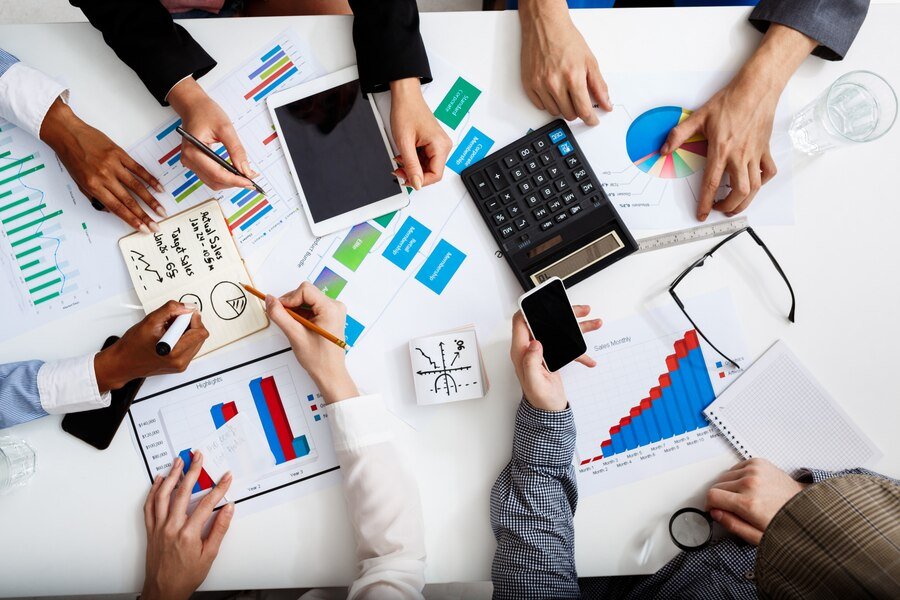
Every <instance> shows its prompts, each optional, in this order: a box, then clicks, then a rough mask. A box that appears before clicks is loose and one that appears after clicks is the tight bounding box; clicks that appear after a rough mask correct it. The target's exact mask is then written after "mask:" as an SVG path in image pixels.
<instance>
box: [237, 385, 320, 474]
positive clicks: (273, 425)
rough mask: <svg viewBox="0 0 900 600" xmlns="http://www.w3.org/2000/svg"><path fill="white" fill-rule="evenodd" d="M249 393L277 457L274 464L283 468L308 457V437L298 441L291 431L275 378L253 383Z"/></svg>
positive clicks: (302, 436) (267, 439)
mask: <svg viewBox="0 0 900 600" xmlns="http://www.w3.org/2000/svg"><path fill="white" fill-rule="evenodd" d="M250 393H251V395H252V396H253V402H254V404H255V405H256V411H257V413H258V414H259V420H260V422H261V423H262V427H263V431H264V432H265V435H266V441H267V442H268V444H269V449H270V450H271V451H272V455H273V456H274V457H275V464H276V465H280V464H282V463H285V462H288V461H291V460H294V459H296V458H301V457H303V456H306V455H307V454H309V452H310V447H309V441H308V440H307V439H306V436H305V435H301V436H299V437H296V438H295V437H294V434H293V432H292V431H291V425H290V423H288V418H287V414H286V413H285V410H284V403H283V402H282V400H281V395H280V393H279V392H278V386H277V385H276V384H275V378H274V377H272V376H268V377H257V378H256V379H253V380H251V381H250Z"/></svg>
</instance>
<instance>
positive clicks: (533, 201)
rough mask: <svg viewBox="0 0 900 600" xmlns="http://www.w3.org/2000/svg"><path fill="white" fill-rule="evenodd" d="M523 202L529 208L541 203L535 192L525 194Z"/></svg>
mask: <svg viewBox="0 0 900 600" xmlns="http://www.w3.org/2000/svg"><path fill="white" fill-rule="evenodd" d="M525 202H526V203H527V204H528V207H529V208H534V207H535V206H537V205H538V204H540V203H541V199H540V198H538V197H537V194H530V195H528V196H525Z"/></svg>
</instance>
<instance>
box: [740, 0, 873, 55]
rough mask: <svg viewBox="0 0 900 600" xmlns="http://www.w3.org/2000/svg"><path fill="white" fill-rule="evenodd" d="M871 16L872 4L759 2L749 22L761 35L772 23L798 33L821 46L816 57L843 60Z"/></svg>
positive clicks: (854, 0)
mask: <svg viewBox="0 0 900 600" xmlns="http://www.w3.org/2000/svg"><path fill="white" fill-rule="evenodd" d="M868 12H869V0H760V2H759V4H758V5H757V6H756V8H755V9H753V12H752V13H751V14H750V22H751V23H753V25H754V27H756V28H757V29H759V30H760V31H762V32H765V31H766V30H767V29H768V28H769V25H770V24H772V23H778V24H780V25H786V26H788V27H790V28H791V29H796V30H797V31H799V32H800V33H802V34H805V35H807V36H809V37H811V38H812V39H814V40H816V41H817V42H819V47H818V48H816V49H815V50H814V51H813V54H815V55H816V56H819V57H821V58H824V59H826V60H841V59H843V58H844V56H846V55H847V51H848V50H849V49H850V46H851V45H852V44H853V40H854V39H856V34H857V33H859V29H860V27H862V24H863V22H864V21H865V20H866V14H867V13H868Z"/></svg>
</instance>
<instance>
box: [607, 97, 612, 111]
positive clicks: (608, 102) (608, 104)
mask: <svg viewBox="0 0 900 600" xmlns="http://www.w3.org/2000/svg"><path fill="white" fill-rule="evenodd" d="M606 105H607V106H608V107H609V110H612V108H613V103H612V100H610V99H609V94H607V95H606Z"/></svg>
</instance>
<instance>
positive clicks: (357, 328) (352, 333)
mask: <svg viewBox="0 0 900 600" xmlns="http://www.w3.org/2000/svg"><path fill="white" fill-rule="evenodd" d="M363 329H365V327H364V326H363V324H362V323H360V322H359V321H357V320H356V319H354V318H353V317H351V316H350V315H347V324H346V325H344V341H345V342H347V345H348V346H352V345H353V344H355V343H356V340H358V339H359V336H360V335H362V332H363Z"/></svg>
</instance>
